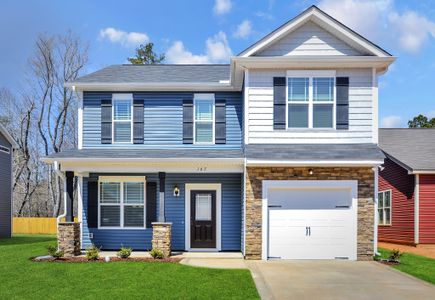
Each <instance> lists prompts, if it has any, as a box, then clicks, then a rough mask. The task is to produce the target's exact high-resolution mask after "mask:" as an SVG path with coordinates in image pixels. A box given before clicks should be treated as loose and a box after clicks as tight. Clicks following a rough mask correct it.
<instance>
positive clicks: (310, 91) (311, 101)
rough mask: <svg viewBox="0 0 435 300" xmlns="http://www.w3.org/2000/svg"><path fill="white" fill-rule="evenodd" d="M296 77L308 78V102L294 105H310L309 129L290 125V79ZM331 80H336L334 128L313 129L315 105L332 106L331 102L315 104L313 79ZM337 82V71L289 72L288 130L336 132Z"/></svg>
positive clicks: (286, 117) (286, 114) (286, 115)
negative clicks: (330, 78)
mask: <svg viewBox="0 0 435 300" xmlns="http://www.w3.org/2000/svg"><path fill="white" fill-rule="evenodd" d="M295 77H305V78H308V80H309V83H308V102H306V101H293V102H291V103H292V104H305V105H306V104H308V127H289V126H288V125H289V124H288V110H289V104H290V102H289V101H288V79H289V78H295ZM322 77H324V78H329V77H332V78H333V79H334V83H333V87H334V99H333V102H332V127H325V128H321V127H313V113H314V105H315V104H331V102H329V101H316V102H314V93H313V78H322ZM335 81H336V71H335V70H289V71H287V74H286V83H285V99H286V110H285V123H286V130H291V131H293V130H307V129H308V130H310V131H311V130H321V131H324V130H336V112H337V109H336V106H337V91H336V89H337V88H336V86H335Z"/></svg>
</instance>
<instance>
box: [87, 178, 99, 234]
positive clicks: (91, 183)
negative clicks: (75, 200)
mask: <svg viewBox="0 0 435 300" xmlns="http://www.w3.org/2000/svg"><path fill="white" fill-rule="evenodd" d="M87 220H88V227H89V228H97V227H98V178H91V177H90V178H89V179H88V213H87Z"/></svg>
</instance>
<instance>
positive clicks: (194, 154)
mask: <svg viewBox="0 0 435 300" xmlns="http://www.w3.org/2000/svg"><path fill="white" fill-rule="evenodd" d="M79 158H82V159H86V158H97V159H104V158H107V159H111V158H118V159H130V158H138V159H140V158H144V159H150V158H156V159H162V158H198V159H201V158H243V153H242V150H241V149H239V150H237V149H228V150H222V149H221V150H214V149H213V150H209V149H81V150H65V151H62V152H60V153H55V154H51V155H48V156H46V159H52V160H54V159H79Z"/></svg>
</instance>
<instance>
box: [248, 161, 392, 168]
mask: <svg viewBox="0 0 435 300" xmlns="http://www.w3.org/2000/svg"><path fill="white" fill-rule="evenodd" d="M383 163H384V161H383V160H259V159H247V160H246V164H247V166H248V167H256V166H289V167H291V166H311V167H317V166H319V167H321V166H355V167H358V166H370V167H373V166H379V165H381V164H383Z"/></svg>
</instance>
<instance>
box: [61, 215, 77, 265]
mask: <svg viewBox="0 0 435 300" xmlns="http://www.w3.org/2000/svg"><path fill="white" fill-rule="evenodd" d="M57 245H58V247H59V250H60V251H63V252H64V255H65V256H67V257H68V256H74V255H80V253H81V250H80V223H77V222H62V223H59V224H58V225H57Z"/></svg>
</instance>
